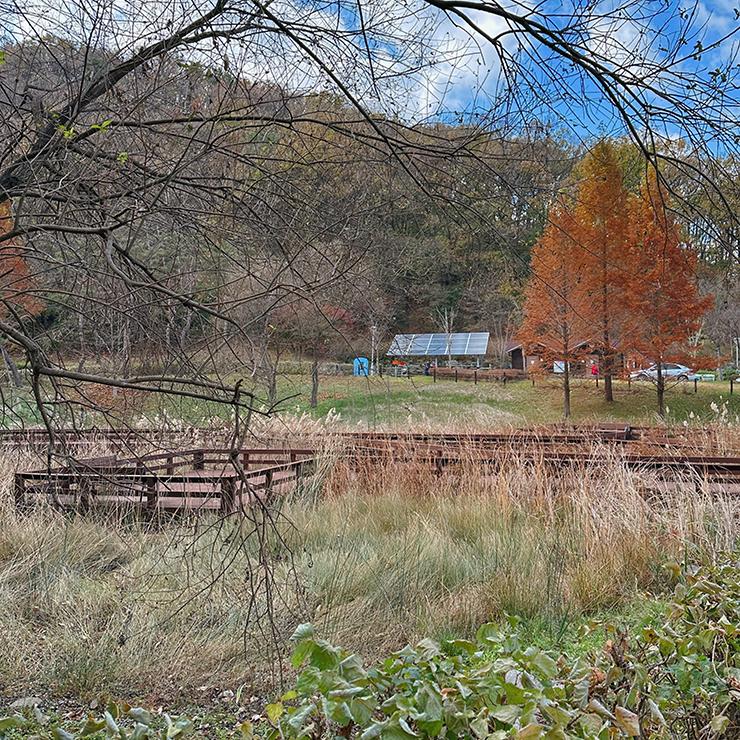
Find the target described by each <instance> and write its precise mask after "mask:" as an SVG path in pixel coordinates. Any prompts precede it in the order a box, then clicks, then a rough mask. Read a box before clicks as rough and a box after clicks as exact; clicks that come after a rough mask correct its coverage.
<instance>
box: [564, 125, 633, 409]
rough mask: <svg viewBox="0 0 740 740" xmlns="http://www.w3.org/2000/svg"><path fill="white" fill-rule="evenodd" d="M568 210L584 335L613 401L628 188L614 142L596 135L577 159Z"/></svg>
mask: <svg viewBox="0 0 740 740" xmlns="http://www.w3.org/2000/svg"><path fill="white" fill-rule="evenodd" d="M581 174H582V179H581V181H580V183H579V187H578V195H577V205H576V208H575V212H574V218H575V221H576V222H577V223H578V226H579V230H578V240H579V243H580V246H581V247H582V249H583V250H584V253H585V254H584V259H585V261H586V264H587V265H588V268H587V270H586V273H585V275H584V281H585V287H586V290H587V292H588V295H589V298H590V302H589V306H588V308H587V309H586V315H587V317H588V319H589V323H590V327H589V330H588V333H589V337H590V338H591V341H592V343H593V346H594V348H595V349H596V351H597V352H598V354H599V356H600V360H601V362H600V365H601V367H600V372H601V375H602V376H603V378H604V398H605V399H606V400H607V401H610V402H611V401H613V400H614V394H613V391H612V377H613V375H614V372H615V364H616V363H615V359H616V356H617V354H618V347H619V337H620V329H621V324H622V320H623V317H624V302H623V297H622V290H621V284H622V282H623V280H622V278H623V272H624V269H625V267H626V265H627V263H628V257H627V251H628V248H629V236H628V232H629V215H628V208H627V201H628V193H627V189H626V188H625V186H624V183H623V173H622V167H621V166H620V163H619V160H618V158H617V150H616V148H615V145H614V144H613V143H612V142H611V141H609V140H602V141H600V142H598V143H597V144H596V146H594V148H593V149H592V150H591V152H590V153H589V155H588V156H587V157H586V158H585V160H584V162H583V164H582V173H581Z"/></svg>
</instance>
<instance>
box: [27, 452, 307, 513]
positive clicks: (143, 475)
mask: <svg viewBox="0 0 740 740" xmlns="http://www.w3.org/2000/svg"><path fill="white" fill-rule="evenodd" d="M313 456H314V452H313V450H306V449H243V450H238V451H236V452H232V451H231V450H228V449H195V450H186V451H182V452H167V453H156V454H152V455H144V456H142V457H139V458H119V457H118V456H117V455H108V456H105V457H97V458H87V459H80V460H71V461H70V462H69V464H67V465H64V466H59V467H55V468H52V469H47V470H30V471H24V472H19V473H16V475H15V482H14V498H15V503H16V506H18V507H20V508H24V507H27V506H29V505H31V504H33V503H34V501H35V500H37V499H38V498H39V497H40V496H46V497H47V498H49V499H50V500H51V502H52V503H53V504H54V505H56V506H58V507H60V508H64V507H69V506H72V507H76V508H79V509H82V510H87V509H90V508H91V507H93V506H96V505H103V504H104V505H115V506H124V505H136V506H141V507H144V508H145V509H146V510H148V511H150V512H154V511H156V510H159V509H166V510H178V509H183V508H187V509H209V510H213V509H217V510H218V511H220V512H221V513H223V514H227V513H230V512H231V511H233V510H234V508H235V507H236V505H237V504H239V505H244V504H247V505H251V504H253V503H254V502H255V500H256V499H261V500H265V498H266V497H267V496H269V495H270V494H271V493H272V492H273V490H274V489H275V488H276V487H284V486H286V485H288V484H290V483H294V482H295V481H297V480H299V479H300V478H301V477H302V476H303V475H305V474H306V473H307V472H309V470H310V468H311V466H312V463H313V459H314V458H313Z"/></svg>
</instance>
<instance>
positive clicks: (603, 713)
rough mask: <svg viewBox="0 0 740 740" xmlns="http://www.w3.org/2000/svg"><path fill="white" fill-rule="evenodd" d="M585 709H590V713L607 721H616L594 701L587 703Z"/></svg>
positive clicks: (604, 708)
mask: <svg viewBox="0 0 740 740" xmlns="http://www.w3.org/2000/svg"><path fill="white" fill-rule="evenodd" d="M586 708H587V709H590V710H591V711H592V712H596V714H598V715H600V716H602V717H607V718H608V719H610V720H612V721H614V720H616V717H615V716H614V715H613V714H612V713H611V712H610V711H609V710H608V709H607V708H606V707H605V706H604V705H603V704H602V703H601V702H600V701H597V700H596V699H591V701H590V702H589V703H588V707H586Z"/></svg>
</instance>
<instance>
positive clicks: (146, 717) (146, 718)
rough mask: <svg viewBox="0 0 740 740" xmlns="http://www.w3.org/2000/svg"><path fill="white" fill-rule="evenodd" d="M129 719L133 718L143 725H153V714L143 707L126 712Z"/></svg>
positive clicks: (132, 708)
mask: <svg viewBox="0 0 740 740" xmlns="http://www.w3.org/2000/svg"><path fill="white" fill-rule="evenodd" d="M125 714H126V716H127V717H131V719H133V720H134V721H136V722H140V723H141V724H142V725H147V726H148V725H150V724H151V723H152V714H151V712H150V711H149V710H147V709H142V708H141V707H131V708H129V709H127V710H126V712H125Z"/></svg>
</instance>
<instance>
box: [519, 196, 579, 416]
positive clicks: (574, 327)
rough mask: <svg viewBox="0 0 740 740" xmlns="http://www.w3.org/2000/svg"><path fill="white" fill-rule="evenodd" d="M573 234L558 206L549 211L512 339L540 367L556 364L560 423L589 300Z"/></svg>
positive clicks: (566, 406) (569, 218)
mask: <svg viewBox="0 0 740 740" xmlns="http://www.w3.org/2000/svg"><path fill="white" fill-rule="evenodd" d="M578 233H579V226H578V224H577V222H576V221H575V220H574V219H573V216H572V215H571V214H570V213H569V211H568V209H567V208H565V207H564V205H563V204H560V205H558V206H557V207H555V208H552V209H551V211H550V217H549V221H548V225H547V227H546V228H545V231H544V232H543V234H542V236H541V237H540V238H539V239H538V240H537V243H536V244H535V245H534V247H533V248H532V260H531V271H532V276H531V277H530V280H529V283H528V285H527V297H526V300H525V303H524V323H523V324H522V328H521V329H520V330H519V332H518V334H517V337H518V339H519V341H520V342H521V343H522V346H523V349H524V351H525V353H527V354H530V353H535V354H538V355H539V356H540V358H541V365H540V367H542V368H543V369H544V368H546V367H549V366H550V365H553V364H554V363H560V364H561V367H562V369H563V373H562V376H563V411H564V414H565V417H566V418H568V417H569V416H570V375H571V364H574V363H580V362H581V361H582V360H583V359H584V358H585V356H586V353H587V350H586V349H585V347H584V338H585V336H586V331H587V328H588V324H587V321H586V311H587V309H588V306H589V301H590V299H589V296H588V294H587V292H586V290H585V283H584V279H583V278H584V276H585V274H586V272H587V270H588V265H587V263H586V260H585V259H584V255H585V252H584V250H583V249H582V248H581V247H580V245H579V243H578V239H577V236H578ZM574 237H575V238H574Z"/></svg>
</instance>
